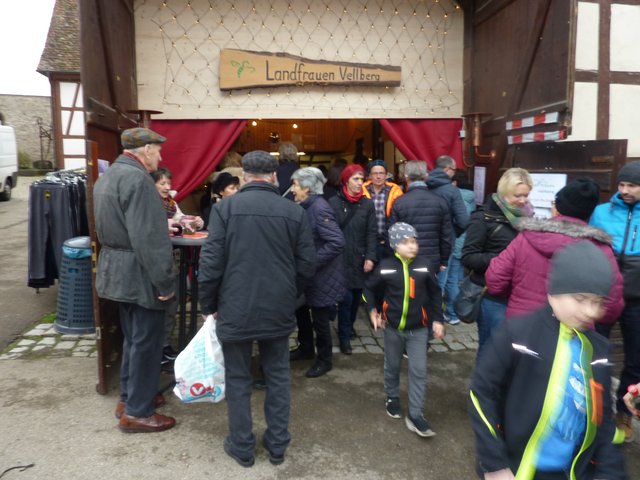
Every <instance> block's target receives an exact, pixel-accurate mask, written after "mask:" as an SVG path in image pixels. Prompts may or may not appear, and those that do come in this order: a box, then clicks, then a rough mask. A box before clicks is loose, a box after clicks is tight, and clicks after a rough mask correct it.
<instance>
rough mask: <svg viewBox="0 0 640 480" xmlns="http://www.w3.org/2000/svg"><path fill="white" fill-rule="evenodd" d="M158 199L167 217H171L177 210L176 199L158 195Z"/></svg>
mask: <svg viewBox="0 0 640 480" xmlns="http://www.w3.org/2000/svg"><path fill="white" fill-rule="evenodd" d="M160 200H162V206H163V207H164V211H165V213H166V214H167V218H173V217H174V215H175V214H176V213H177V212H178V206H177V204H176V201H175V200H174V199H173V198H171V197H167V198H162V197H160Z"/></svg>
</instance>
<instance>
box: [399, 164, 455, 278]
mask: <svg viewBox="0 0 640 480" xmlns="http://www.w3.org/2000/svg"><path fill="white" fill-rule="evenodd" d="M404 176H405V179H406V181H407V193H405V194H404V195H402V196H401V197H400V198H398V199H397V200H396V201H395V202H394V203H393V206H392V207H391V216H390V217H389V225H393V224H394V223H396V222H404V223H408V224H409V225H411V226H412V227H413V228H415V229H416V230H417V232H418V245H419V250H418V251H419V255H420V256H421V257H426V258H427V259H428V261H429V266H430V268H431V269H432V271H434V272H441V271H444V270H445V269H446V268H447V263H448V261H449V255H450V254H451V250H452V248H453V245H452V241H451V240H452V238H453V232H452V226H451V225H452V224H451V214H450V213H449V204H448V203H447V201H446V200H445V199H443V198H442V197H440V196H439V195H436V194H435V193H433V192H430V191H429V190H428V189H427V185H426V183H425V178H426V176H427V164H426V163H425V162H423V161H422V160H412V161H410V162H407V163H406V164H405V168H404Z"/></svg>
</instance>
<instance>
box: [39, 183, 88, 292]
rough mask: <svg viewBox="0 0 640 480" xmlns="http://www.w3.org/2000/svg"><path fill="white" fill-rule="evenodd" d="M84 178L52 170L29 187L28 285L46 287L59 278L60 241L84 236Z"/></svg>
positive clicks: (85, 214) (86, 221) (85, 231)
mask: <svg viewBox="0 0 640 480" xmlns="http://www.w3.org/2000/svg"><path fill="white" fill-rule="evenodd" d="M88 225H89V223H88V220H87V208H86V177H85V175H84V174H80V173H76V172H65V171H61V172H55V173H51V174H49V175H47V177H46V178H45V179H44V180H39V181H36V182H33V183H32V184H31V186H30V187H29V225H28V226H29V233H28V250H29V267H28V281H27V284H28V286H30V287H32V288H46V287H50V286H51V285H53V284H54V281H55V279H56V278H58V277H59V271H60V264H61V262H62V244H63V243H64V242H65V241H66V240H68V239H70V238H73V237H77V236H81V235H88V234H89V228H88Z"/></svg>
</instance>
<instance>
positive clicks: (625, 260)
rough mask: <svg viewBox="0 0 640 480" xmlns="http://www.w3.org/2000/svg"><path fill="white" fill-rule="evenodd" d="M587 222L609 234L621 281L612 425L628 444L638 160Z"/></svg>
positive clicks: (638, 294)
mask: <svg viewBox="0 0 640 480" xmlns="http://www.w3.org/2000/svg"><path fill="white" fill-rule="evenodd" d="M589 223H591V225H594V226H596V227H599V228H601V229H602V230H604V231H605V232H607V233H608V234H609V235H611V238H612V239H613V244H612V247H613V252H614V253H615V254H616V258H617V259H618V265H619V267H620V273H621V274H622V278H623V279H624V290H623V297H624V303H625V307H624V310H623V311H622V315H620V330H621V331H622V340H623V343H624V366H623V368H622V373H621V374H620V384H619V386H618V402H617V411H618V413H617V416H616V424H617V425H618V428H620V429H621V430H622V431H624V435H625V441H626V442H631V441H633V438H634V429H633V424H632V421H631V420H632V417H631V412H630V411H629V409H628V408H627V406H626V405H625V403H624V395H625V394H626V393H627V388H628V387H629V386H630V385H634V384H636V383H638V382H640V160H636V161H634V162H629V163H627V164H626V165H624V166H623V167H622V168H621V169H620V171H619V172H618V191H617V193H616V194H615V195H614V196H613V197H611V199H610V200H609V202H607V203H603V204H602V205H598V206H597V207H596V209H595V211H594V212H593V215H592V216H591V220H590V222H589ZM596 327H597V330H598V332H599V333H601V334H604V335H606V336H609V331H610V329H611V326H609V327H606V326H604V325H597V326H596Z"/></svg>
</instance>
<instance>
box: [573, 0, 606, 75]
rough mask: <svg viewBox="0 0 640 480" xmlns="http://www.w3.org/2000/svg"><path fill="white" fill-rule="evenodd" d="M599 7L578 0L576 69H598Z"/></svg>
mask: <svg viewBox="0 0 640 480" xmlns="http://www.w3.org/2000/svg"><path fill="white" fill-rule="evenodd" d="M599 23H600V7H599V6H598V4H596V3H586V2H578V28H577V32H576V69H578V70H597V69H598V30H599V28H598V25H599Z"/></svg>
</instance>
